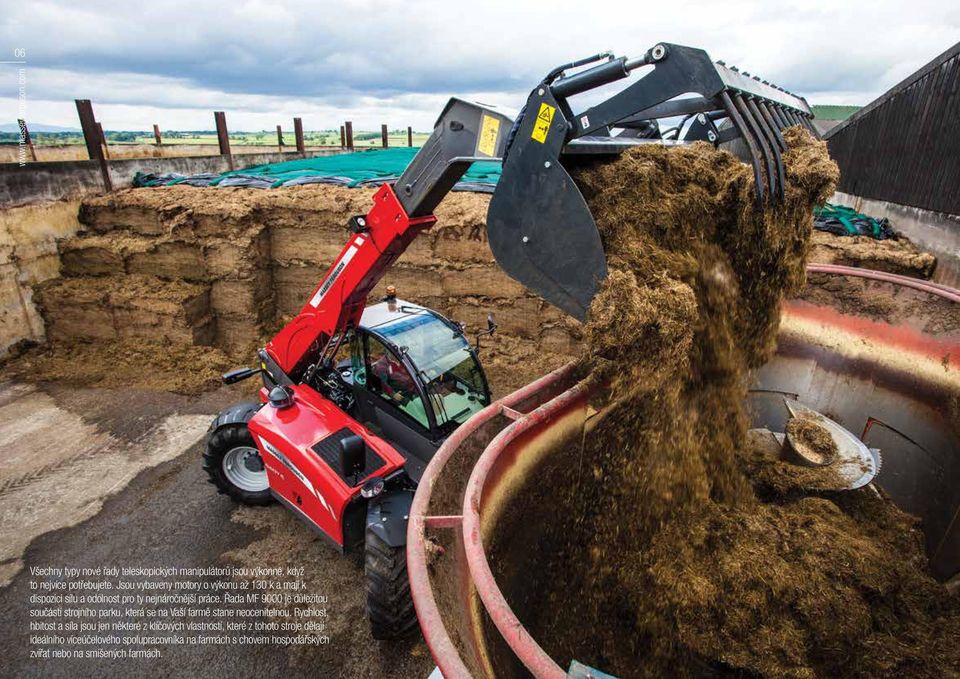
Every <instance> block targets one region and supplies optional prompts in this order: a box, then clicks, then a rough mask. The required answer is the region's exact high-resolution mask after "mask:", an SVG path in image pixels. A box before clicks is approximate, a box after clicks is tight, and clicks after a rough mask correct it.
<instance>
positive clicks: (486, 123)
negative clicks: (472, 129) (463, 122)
mask: <svg viewBox="0 0 960 679" xmlns="http://www.w3.org/2000/svg"><path fill="white" fill-rule="evenodd" d="M499 135H500V120H499V119H497V118H494V117H493V116H488V115H487V114H486V113H484V114H483V116H482V117H481V122H480V136H479V137H477V155H478V156H487V157H488V158H493V157H494V156H495V155H497V137H498V136H499Z"/></svg>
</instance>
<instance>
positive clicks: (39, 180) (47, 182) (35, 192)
mask: <svg viewBox="0 0 960 679" xmlns="http://www.w3.org/2000/svg"><path fill="white" fill-rule="evenodd" d="M343 152H344V151H342V150H341V149H339V148H331V149H322V150H317V151H308V152H307V154H306V155H307V157H308V158H315V157H318V156H329V155H338V154H340V153H343ZM294 159H295V158H294V157H293V154H289V153H276V152H274V153H244V154H241V155H234V157H233V160H234V168H235V169H238V170H239V169H243V168H245V167H253V166H254V165H264V164H268V163H280V162H284V161H287V160H294ZM108 167H109V170H110V178H111V181H112V182H113V186H114V188H115V189H118V188H125V187H129V186H131V183H132V181H133V176H134V175H135V174H136V173H137V172H138V171H140V172H156V173H167V172H175V173H179V174H200V173H203V172H214V173H220V172H226V171H228V170H229V169H230V167H229V165H228V163H227V159H226V158H224V157H223V156H191V157H183V158H131V159H126V160H111V161H109V162H108ZM103 190H104V188H103V179H102V177H101V174H100V166H99V165H98V164H97V163H96V162H94V161H91V160H75V161H66V162H48V163H28V164H27V165H25V166H23V167H20V166H19V165H18V164H16V163H4V164H0V207H7V206H15V205H29V204H33V203H39V202H45V201H50V200H64V199H74V198H79V197H81V196H85V195H92V194H98V193H103Z"/></svg>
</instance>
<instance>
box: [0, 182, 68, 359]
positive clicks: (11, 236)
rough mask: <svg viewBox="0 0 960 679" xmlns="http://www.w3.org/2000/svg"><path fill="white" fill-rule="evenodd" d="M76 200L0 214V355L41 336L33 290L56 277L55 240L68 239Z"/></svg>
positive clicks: (40, 325) (11, 209)
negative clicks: (24, 341) (18, 344)
mask: <svg viewBox="0 0 960 679" xmlns="http://www.w3.org/2000/svg"><path fill="white" fill-rule="evenodd" d="M79 204H80V201H79V200H70V201H55V202H49V203H44V204H41V205H28V206H24V207H16V208H7V209H4V210H0V356H2V355H4V354H6V353H7V352H8V351H9V350H10V348H11V347H12V346H14V345H15V344H17V343H18V342H20V341H22V340H41V339H43V338H44V337H45V331H44V322H43V319H42V318H41V317H40V314H39V313H38V310H37V307H36V304H35V300H34V297H33V289H34V286H35V285H37V284H39V283H43V282H44V281H47V280H50V279H53V278H57V277H58V276H59V275H60V255H59V253H58V250H57V243H58V241H60V240H62V239H64V238H67V237H69V236H72V235H74V234H75V233H76V232H77V230H78V229H79V228H80V223H79V222H78V221H77V211H78V209H79Z"/></svg>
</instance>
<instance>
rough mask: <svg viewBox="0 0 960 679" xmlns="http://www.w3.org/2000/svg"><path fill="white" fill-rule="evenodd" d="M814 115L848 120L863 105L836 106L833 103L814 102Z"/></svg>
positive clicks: (823, 118)
mask: <svg viewBox="0 0 960 679" xmlns="http://www.w3.org/2000/svg"><path fill="white" fill-rule="evenodd" d="M812 108H813V115H814V117H816V118H819V119H820V120H836V121H841V120H846V119H847V118H849V117H850V116H852V115H853V114H854V113H856V112H857V111H859V110H860V109H861V108H863V107H862V106H834V105H832V104H813V106H812Z"/></svg>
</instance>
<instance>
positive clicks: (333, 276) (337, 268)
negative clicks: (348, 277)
mask: <svg viewBox="0 0 960 679" xmlns="http://www.w3.org/2000/svg"><path fill="white" fill-rule="evenodd" d="M355 254H357V246H356V245H351V246H350V247H348V248H347V251H346V252H344V253H343V257H341V258H340V261H339V262H337V263H336V264H335V265H334V267H333V271H331V272H330V275H329V276H327V279H326V280H325V281H324V282H323V285H321V286H320V288H319V289H318V290H317V292H316V294H314V296H313V297H312V298H311V299H310V306H312V307H313V308H314V309H316V308H317V307H318V306H320V302H321V300H323V296H324V295H326V294H327V292H329V291H330V288H332V287H333V284H334V283H336V282H337V279H338V278H339V277H340V274H341V273H343V270H344V269H345V268H347V264H349V263H350V260H351V259H353V256H354V255H355Z"/></svg>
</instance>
